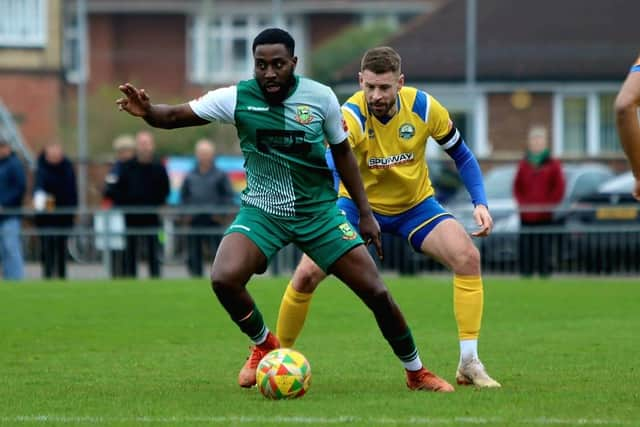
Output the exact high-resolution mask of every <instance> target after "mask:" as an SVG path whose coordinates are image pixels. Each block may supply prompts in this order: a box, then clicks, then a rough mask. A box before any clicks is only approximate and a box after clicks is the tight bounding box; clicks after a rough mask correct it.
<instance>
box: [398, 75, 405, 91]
mask: <svg viewBox="0 0 640 427" xmlns="http://www.w3.org/2000/svg"><path fill="white" fill-rule="evenodd" d="M402 86H404V74H400V77H398V90H400V88H402Z"/></svg>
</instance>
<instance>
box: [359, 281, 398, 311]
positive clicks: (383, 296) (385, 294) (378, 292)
mask: <svg viewBox="0 0 640 427" xmlns="http://www.w3.org/2000/svg"><path fill="white" fill-rule="evenodd" d="M365 303H366V304H367V306H368V307H369V308H370V309H371V310H372V311H373V312H374V313H379V312H384V311H389V310H390V309H391V306H392V305H393V298H391V293H390V292H389V289H387V287H386V286H384V285H382V284H381V285H380V286H376V287H375V288H373V289H372V290H371V291H370V292H369V293H368V294H367V295H366V297H365Z"/></svg>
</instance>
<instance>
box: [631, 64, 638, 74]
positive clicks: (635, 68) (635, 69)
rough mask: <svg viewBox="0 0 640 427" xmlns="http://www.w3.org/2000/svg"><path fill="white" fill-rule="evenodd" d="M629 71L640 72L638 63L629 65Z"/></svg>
mask: <svg viewBox="0 0 640 427" xmlns="http://www.w3.org/2000/svg"><path fill="white" fill-rule="evenodd" d="M631 72H632V73H634V72H639V73H640V64H639V65H634V66H633V67H631Z"/></svg>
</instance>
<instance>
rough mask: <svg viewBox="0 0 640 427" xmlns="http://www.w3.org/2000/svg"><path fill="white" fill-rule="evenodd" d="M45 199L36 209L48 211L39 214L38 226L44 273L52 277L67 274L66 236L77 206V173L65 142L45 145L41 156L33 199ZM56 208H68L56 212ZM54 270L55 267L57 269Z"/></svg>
mask: <svg viewBox="0 0 640 427" xmlns="http://www.w3.org/2000/svg"><path fill="white" fill-rule="evenodd" d="M40 199H42V200H44V206H42V205H40V206H36V209H39V208H40V209H39V210H46V211H47V212H46V213H42V214H39V215H36V226H37V227H38V228H40V229H41V230H40V232H41V238H40V242H41V251H42V254H41V261H42V274H43V276H44V277H45V278H47V279H49V278H51V277H53V276H54V273H56V274H57V276H58V277H60V278H62V279H64V278H66V277H67V236H68V235H69V229H70V228H72V227H73V220H74V214H73V213H72V212H69V210H70V209H73V208H76V207H77V206H78V189H77V186H76V175H75V172H74V170H73V166H72V164H71V162H70V161H69V159H68V158H67V157H66V156H65V155H64V152H63V150H62V146H61V145H60V144H58V143H53V144H50V145H48V146H47V147H45V149H44V150H43V152H42V153H41V154H40V156H39V157H38V166H37V170H36V178H35V185H34V201H36V203H37V202H38V200H40ZM56 210H63V211H66V212H62V213H56V212H55V211H56ZM54 270H55V271H54Z"/></svg>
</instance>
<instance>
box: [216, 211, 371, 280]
mask: <svg viewBox="0 0 640 427" xmlns="http://www.w3.org/2000/svg"><path fill="white" fill-rule="evenodd" d="M230 233H242V234H244V235H245V236H247V237H248V238H249V239H251V241H252V242H253V243H255V244H256V246H258V248H259V249H260V250H261V251H262V253H263V254H264V256H265V257H266V258H267V261H268V262H269V261H271V258H272V257H273V256H274V255H275V254H276V252H278V251H279V250H280V249H282V248H283V247H284V246H286V245H287V244H288V243H293V244H294V245H296V246H297V247H298V248H299V249H300V250H301V251H302V252H304V253H305V254H307V255H308V256H309V257H310V258H311V259H312V260H313V261H314V262H315V263H316V264H318V266H319V267H320V268H322V270H323V271H325V272H327V270H328V269H329V267H331V265H332V264H333V263H334V262H336V260H338V259H339V258H340V257H341V256H342V255H344V254H345V253H347V252H348V251H349V250H351V249H352V248H354V247H356V246H358V245H361V244H363V243H364V242H363V240H362V238H361V237H360V235H359V234H358V233H357V232H356V231H355V230H354V229H353V227H351V225H350V224H349V222H348V221H347V218H346V216H345V214H344V213H343V212H342V211H341V210H340V209H338V207H337V206H336V205H335V203H331V204H327V210H326V211H324V212H322V213H319V214H317V215H312V216H294V217H282V216H274V215H269V214H267V213H265V212H264V211H262V210H261V209H258V208H254V207H250V206H242V207H241V208H240V212H238V215H237V216H236V219H235V220H234V221H233V223H232V224H231V225H230V226H229V228H228V229H227V231H226V232H225V235H227V234H230Z"/></svg>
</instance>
